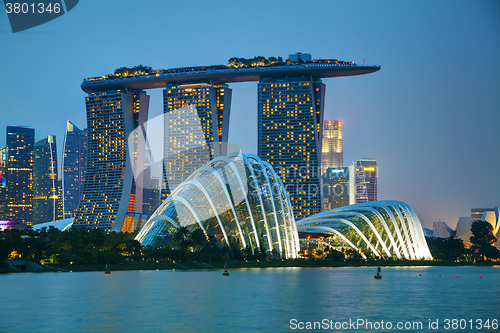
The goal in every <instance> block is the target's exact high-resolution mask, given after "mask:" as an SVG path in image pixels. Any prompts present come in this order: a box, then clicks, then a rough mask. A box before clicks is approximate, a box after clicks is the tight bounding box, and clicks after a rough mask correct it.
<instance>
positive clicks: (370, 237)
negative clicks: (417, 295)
mask: <svg viewBox="0 0 500 333" xmlns="http://www.w3.org/2000/svg"><path fill="white" fill-rule="evenodd" d="M297 229H298V231H299V232H304V233H321V234H327V235H328V234H330V235H332V238H335V239H337V240H338V241H339V243H340V244H346V245H348V246H350V247H352V248H353V249H354V250H356V251H358V252H359V253H360V254H361V256H362V257H363V258H365V259H366V254H368V253H372V254H373V255H374V256H376V257H381V258H390V257H396V258H398V259H402V258H405V259H408V260H416V259H432V255H431V253H430V251H429V248H428V247H427V242H426V241H425V237H424V232H423V229H422V225H421V224H420V220H419V219H418V216H417V214H415V212H414V211H413V209H411V207H410V206H408V205H407V204H406V203H404V202H401V201H393V200H384V201H373V202H365V203H359V204H355V205H350V206H345V207H340V208H336V209H332V210H328V211H325V212H322V213H319V214H315V215H311V216H309V217H306V218H305V219H302V220H300V221H297Z"/></svg>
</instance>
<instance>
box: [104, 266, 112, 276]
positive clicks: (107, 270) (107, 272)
mask: <svg viewBox="0 0 500 333" xmlns="http://www.w3.org/2000/svg"><path fill="white" fill-rule="evenodd" d="M104 274H111V271H110V270H109V265H108V264H106V270H105V271H104Z"/></svg>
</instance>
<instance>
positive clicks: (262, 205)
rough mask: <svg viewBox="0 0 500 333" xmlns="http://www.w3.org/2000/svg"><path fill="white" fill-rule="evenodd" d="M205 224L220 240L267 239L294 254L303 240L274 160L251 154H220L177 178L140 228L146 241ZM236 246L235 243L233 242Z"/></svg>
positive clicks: (248, 242) (257, 242) (255, 243)
mask: <svg viewBox="0 0 500 333" xmlns="http://www.w3.org/2000/svg"><path fill="white" fill-rule="evenodd" d="M181 226H182V227H187V228H188V230H190V231H193V230H194V229H196V228H201V230H203V232H204V233H205V235H206V236H207V237H208V235H209V234H211V235H214V236H215V238H216V239H217V242H218V243H219V245H223V246H228V247H231V244H239V246H241V247H250V248H256V247H261V245H263V246H264V247H265V249H266V251H267V252H268V253H271V251H273V250H274V249H276V251H277V252H278V253H279V254H280V255H284V256H286V257H288V258H296V257H297V255H298V251H299V240H298V233H297V228H296V225H295V220H294V217H293V211H292V207H291V204H290V200H289V199H288V196H287V194H286V192H285V189H284V186H283V183H282V182H281V179H280V178H279V176H278V175H277V174H276V173H275V171H274V169H273V168H272V166H271V165H270V164H269V163H267V162H264V161H262V160H261V159H260V158H259V157H258V156H256V155H253V154H246V155H244V154H241V153H233V154H230V155H228V156H222V157H217V158H215V159H214V160H212V161H210V163H208V164H207V165H206V166H204V167H202V168H199V169H197V170H196V171H195V172H194V173H193V174H192V175H191V176H190V177H189V178H187V179H186V180H185V181H184V182H182V183H181V184H179V186H177V187H176V188H175V189H174V190H173V191H172V193H171V194H170V196H169V197H168V198H167V199H166V200H165V201H164V202H163V204H162V205H161V206H160V207H159V208H158V209H157V210H156V211H155V213H154V214H153V215H152V216H151V218H150V219H149V220H148V221H147V222H146V224H145V225H144V227H143V228H142V229H141V231H140V232H139V234H138V235H137V237H136V239H137V240H138V241H139V242H141V244H142V245H143V246H147V245H152V246H154V245H156V244H157V242H158V241H160V242H161V241H165V242H166V241H168V240H169V239H170V237H172V234H173V233H175V230H176V229H177V228H179V227H181ZM233 246H234V245H233Z"/></svg>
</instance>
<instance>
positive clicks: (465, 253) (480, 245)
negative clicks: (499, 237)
mask: <svg viewBox="0 0 500 333" xmlns="http://www.w3.org/2000/svg"><path fill="white" fill-rule="evenodd" d="M471 234H472V236H471V237H470V243H471V245H470V247H469V248H467V247H466V246H465V244H464V242H463V241H462V240H461V239H459V238H455V237H453V236H450V237H448V238H430V237H426V240H427V245H428V246H429V250H430V251H431V254H432V256H433V257H434V259H438V260H444V261H452V262H457V261H485V260H491V259H493V260H498V259H500V251H499V250H498V249H497V248H496V247H495V246H494V245H493V244H494V243H495V241H496V237H495V235H494V234H493V227H492V225H491V224H490V223H489V222H487V221H473V222H472V224H471Z"/></svg>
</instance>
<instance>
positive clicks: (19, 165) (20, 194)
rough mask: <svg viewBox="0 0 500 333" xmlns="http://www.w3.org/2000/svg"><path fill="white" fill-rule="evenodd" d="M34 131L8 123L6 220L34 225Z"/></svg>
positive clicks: (24, 225)
mask: <svg viewBox="0 0 500 333" xmlns="http://www.w3.org/2000/svg"><path fill="white" fill-rule="evenodd" d="M34 144H35V130H34V129H33V128H27V127H22V126H7V172H8V174H7V219H8V220H10V221H14V223H17V224H18V225H19V226H21V227H26V226H30V225H32V224H33V149H34Z"/></svg>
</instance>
